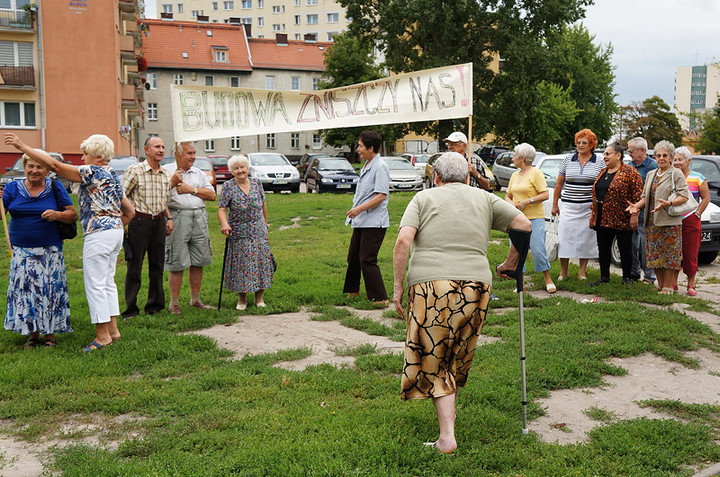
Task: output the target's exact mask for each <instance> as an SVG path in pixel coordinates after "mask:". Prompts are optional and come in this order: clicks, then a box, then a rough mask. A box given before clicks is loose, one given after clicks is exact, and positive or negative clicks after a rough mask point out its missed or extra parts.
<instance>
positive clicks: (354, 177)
mask: <svg viewBox="0 0 720 477" xmlns="http://www.w3.org/2000/svg"><path fill="white" fill-rule="evenodd" d="M359 180H360V175H358V173H357V172H355V168H354V167H353V166H352V164H350V163H349V162H348V161H347V159H344V158H342V157H316V158H315V159H313V160H312V162H311V163H310V167H308V170H307V174H305V183H306V184H307V190H308V192H310V191H312V192H316V193H318V194H319V193H320V192H355V188H356V187H357V183H358V181H359Z"/></svg>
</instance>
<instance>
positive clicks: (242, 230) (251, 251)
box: [217, 155, 273, 310]
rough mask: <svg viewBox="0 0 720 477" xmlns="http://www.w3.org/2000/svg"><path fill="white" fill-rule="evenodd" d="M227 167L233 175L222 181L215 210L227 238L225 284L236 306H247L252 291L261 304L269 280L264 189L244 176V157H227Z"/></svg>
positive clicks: (269, 263)
mask: <svg viewBox="0 0 720 477" xmlns="http://www.w3.org/2000/svg"><path fill="white" fill-rule="evenodd" d="M228 169H230V172H231V173H232V175H233V177H234V179H233V180H231V181H227V182H226V183H225V184H224V185H223V188H222V191H221V192H220V200H219V201H218V212H217V215H218V219H220V232H222V234H223V235H225V236H226V237H227V238H228V240H227V245H226V246H227V247H229V248H228V251H227V261H226V262H225V288H227V289H228V290H230V291H234V292H237V294H238V302H237V305H236V307H235V308H237V309H238V310H245V309H246V308H247V294H248V293H250V292H255V306H259V307H264V306H265V301H263V293H264V292H265V290H266V289H268V288H270V287H271V286H272V282H273V266H272V254H271V253H270V242H269V240H268V227H267V205H266V204H265V192H264V191H263V188H262V185H261V184H260V182H259V181H258V180H257V179H255V178H253V177H249V176H248V173H249V171H250V161H248V158H247V157H245V156H242V155H237V156H233V157H231V158H230V160H229V161H228ZM228 211H229V212H228Z"/></svg>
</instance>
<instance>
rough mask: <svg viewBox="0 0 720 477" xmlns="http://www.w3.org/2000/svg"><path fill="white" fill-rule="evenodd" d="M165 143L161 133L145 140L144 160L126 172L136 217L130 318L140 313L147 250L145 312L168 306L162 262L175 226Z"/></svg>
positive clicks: (131, 231)
mask: <svg viewBox="0 0 720 477" xmlns="http://www.w3.org/2000/svg"><path fill="white" fill-rule="evenodd" d="M164 154H165V144H164V143H163V140H162V139H160V138H159V137H149V138H148V139H147V140H146V141H145V156H146V159H145V161H143V162H140V163H137V164H133V165H132V166H130V167H128V168H127V169H126V170H125V174H124V175H123V183H122V185H123V189H125V195H127V197H128V199H130V202H132V204H133V207H135V217H134V218H133V219H132V220H131V221H130V223H129V224H128V227H127V244H126V248H125V260H126V261H127V274H126V275H125V305H126V308H125V311H124V312H123V313H122V316H123V318H125V319H128V318H132V317H133V316H136V315H138V314H139V313H140V309H139V308H138V305H137V295H138V291H140V285H141V284H142V279H141V273H142V266H143V260H144V259H145V254H146V253H147V256H148V282H149V283H148V296H147V302H146V303H145V313H147V314H148V315H152V314H154V313H157V312H158V311H162V310H164V309H165V290H164V289H163V263H164V255H165V236H166V235H168V234H170V233H171V232H172V230H173V222H172V217H170V212H169V211H168V208H167V201H168V198H169V197H170V176H171V174H170V173H169V172H168V171H167V170H165V169H164V168H163V167H161V166H160V161H161V160H162V158H163V155H164Z"/></svg>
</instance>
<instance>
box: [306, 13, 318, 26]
mask: <svg viewBox="0 0 720 477" xmlns="http://www.w3.org/2000/svg"><path fill="white" fill-rule="evenodd" d="M307 22H308V25H317V22H318V16H317V13H313V14H311V15H308V16H307Z"/></svg>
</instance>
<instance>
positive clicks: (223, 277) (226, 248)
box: [218, 237, 230, 310]
mask: <svg viewBox="0 0 720 477" xmlns="http://www.w3.org/2000/svg"><path fill="white" fill-rule="evenodd" d="M228 240H230V237H226V238H225V251H224V252H223V266H222V272H221V273H220V296H219V297H218V310H219V309H220V307H221V306H222V291H223V283H224V282H225V262H226V261H227V251H228Z"/></svg>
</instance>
